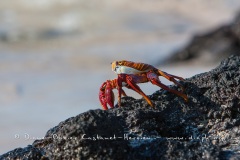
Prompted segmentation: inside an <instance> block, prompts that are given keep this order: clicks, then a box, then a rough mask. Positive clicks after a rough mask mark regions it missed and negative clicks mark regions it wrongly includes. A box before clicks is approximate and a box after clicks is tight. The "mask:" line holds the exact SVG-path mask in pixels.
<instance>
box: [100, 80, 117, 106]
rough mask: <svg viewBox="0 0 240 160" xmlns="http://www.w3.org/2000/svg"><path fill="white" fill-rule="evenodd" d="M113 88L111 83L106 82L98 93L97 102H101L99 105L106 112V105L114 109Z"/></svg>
mask: <svg viewBox="0 0 240 160" xmlns="http://www.w3.org/2000/svg"><path fill="white" fill-rule="evenodd" d="M112 90H113V88H112V85H111V82H110V81H109V80H108V81H106V82H104V83H103V84H102V85H101V87H100V91H99V100H100V102H101V105H102V107H103V110H107V109H108V107H107V104H108V105H109V106H110V107H111V108H113V107H114V93H113V91H112Z"/></svg>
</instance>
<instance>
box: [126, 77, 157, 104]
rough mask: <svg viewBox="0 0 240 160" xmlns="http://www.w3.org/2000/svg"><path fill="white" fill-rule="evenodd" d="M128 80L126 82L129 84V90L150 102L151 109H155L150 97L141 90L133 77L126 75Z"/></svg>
mask: <svg viewBox="0 0 240 160" xmlns="http://www.w3.org/2000/svg"><path fill="white" fill-rule="evenodd" d="M125 78H126V82H127V84H128V88H130V89H132V90H134V91H136V92H137V93H139V94H140V95H142V96H143V98H145V100H146V101H147V102H148V104H149V105H150V106H151V107H154V104H153V103H152V101H151V100H150V99H149V98H148V96H147V95H146V94H145V93H144V92H143V91H142V90H141V88H140V87H139V86H138V85H137V84H136V83H135V82H134V80H133V78H132V76H128V75H125Z"/></svg>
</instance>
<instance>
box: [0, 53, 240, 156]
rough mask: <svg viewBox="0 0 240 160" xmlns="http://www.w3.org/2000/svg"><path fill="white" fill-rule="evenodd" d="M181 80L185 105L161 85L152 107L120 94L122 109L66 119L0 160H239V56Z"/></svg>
mask: <svg viewBox="0 0 240 160" xmlns="http://www.w3.org/2000/svg"><path fill="white" fill-rule="evenodd" d="M181 83H182V84H183V85H184V86H185V88H186V91H185V92H186V93H187V95H188V97H189V102H188V103H185V102H184V101H183V99H182V98H180V97H178V96H176V95H174V94H172V93H169V92H167V91H164V90H162V89H161V90H159V91H157V92H155V93H154V94H152V95H150V98H151V99H152V101H153V102H154V103H155V105H156V109H153V108H151V107H150V106H148V104H147V103H146V101H145V100H144V99H138V100H135V99H133V98H131V97H125V98H123V99H122V105H123V107H121V108H115V109H110V110H107V111H103V110H101V109H97V110H90V111H88V112H85V113H82V114H79V115H78V116H76V117H72V118H69V119H67V120H65V121H63V122H61V123H60V124H59V125H58V126H56V127H54V128H52V129H50V130H49V131H48V132H47V133H46V136H45V138H44V139H42V140H37V141H35V142H34V143H33V144H32V145H29V146H28V147H26V148H23V149H21V148H19V149H15V150H13V151H10V152H8V153H6V154H4V155H2V156H0V159H14V158H21V159H40V157H41V158H42V159H240V153H239V151H240V147H239V143H240V57H239V56H231V57H230V58H228V59H226V60H224V61H223V62H222V63H221V65H220V66H219V67H217V68H215V69H213V70H211V71H210V72H206V73H202V74H199V75H196V76H194V77H192V78H189V79H187V80H186V81H184V82H181ZM171 88H174V89H179V88H178V87H177V86H171Z"/></svg>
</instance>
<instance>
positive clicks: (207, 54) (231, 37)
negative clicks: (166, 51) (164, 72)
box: [164, 13, 240, 64]
mask: <svg viewBox="0 0 240 160" xmlns="http://www.w3.org/2000/svg"><path fill="white" fill-rule="evenodd" d="M239 50H240V13H239V14H238V15H237V16H236V18H235V20H234V21H233V22H232V23H231V24H228V25H225V26H222V27H219V28H217V29H215V30H213V31H210V32H208V33H206V34H203V35H196V36H194V37H193V39H192V40H191V41H190V43H189V44H188V45H187V46H185V47H184V48H183V49H182V50H178V51H177V52H175V53H173V54H172V56H171V57H169V59H168V60H165V61H164V63H166V64H169V63H176V62H181V61H183V62H195V63H199V62H200V63H201V64H203V63H206V64H209V63H210V64H211V63H212V62H220V61H222V60H223V59H225V58H227V57H229V56H230V55H240V52H239ZM199 59H201V60H199Z"/></svg>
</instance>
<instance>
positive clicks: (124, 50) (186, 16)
mask: <svg viewBox="0 0 240 160" xmlns="http://www.w3.org/2000/svg"><path fill="white" fill-rule="evenodd" d="M239 8H240V1H238V0H230V1H229V0H212V1H207V0H202V1H190V0H180V1H178V0H170V1H167V0H162V1H155V0H152V1H146V0H139V1H137V0H133V1H127V0H121V1H120V0H116V1H110V0H103V1H97V0H93V1H88V2H86V1H83V0H80V1H79V0H42V1H33V0H18V1H15V2H13V1H7V0H2V1H0V110H1V111H0V121H1V123H0V128H1V132H0V154H2V153H5V152H7V151H9V150H12V149H14V148H17V147H24V146H26V145H27V144H31V143H32V142H33V141H34V137H35V138H37V137H43V136H44V135H45V133H46V131H47V130H48V129H49V128H51V127H54V126H55V125H57V124H58V123H59V122H61V121H63V120H65V119H67V118H69V117H72V116H75V115H77V114H79V113H82V112H85V111H87V110H90V109H98V108H99V109H101V106H100V104H99V101H98V92H99V87H100V85H101V84H102V83H103V82H104V81H106V80H107V79H114V78H115V77H116V75H114V73H113V72H112V71H111V66H110V63H111V62H112V61H114V60H122V59H126V60H132V61H140V62H145V63H149V64H153V65H155V64H160V62H161V61H164V59H165V58H166V57H168V56H169V55H170V54H171V53H172V52H173V51H175V50H177V49H179V48H181V47H183V46H184V45H186V44H187V43H188V42H189V40H190V38H191V37H192V36H193V35H194V34H196V33H204V32H206V31H207V30H211V29H213V28H215V27H217V26H219V25H222V24H226V23H229V22H231V21H232V20H233V18H234V15H235V14H236V12H237V11H238V10H239ZM216 65H217V64H211V65H207V66H206V65H202V66H201V65H199V64H198V65H194V64H186V65H184V64H182V65H176V66H174V65H171V66H158V67H159V68H161V69H162V70H164V71H166V72H168V73H171V74H175V75H179V76H182V77H185V78H188V77H191V76H192V75H195V74H197V73H201V72H205V71H208V70H210V69H212V68H213V67H215V66H216ZM161 80H162V82H163V83H165V84H167V85H170V84H171V83H170V82H169V81H166V80H165V79H164V78H161ZM140 87H141V88H142V90H143V91H145V93H146V94H152V93H153V92H155V91H156V90H158V88H157V87H156V86H152V85H151V84H143V85H141V86H140ZM127 94H128V95H130V96H133V97H134V98H141V97H140V96H139V95H137V94H136V93H133V92H132V91H129V90H127ZM26 135H27V136H30V137H31V138H33V139H28V138H29V137H28V138H26V137H25V136H26Z"/></svg>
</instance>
